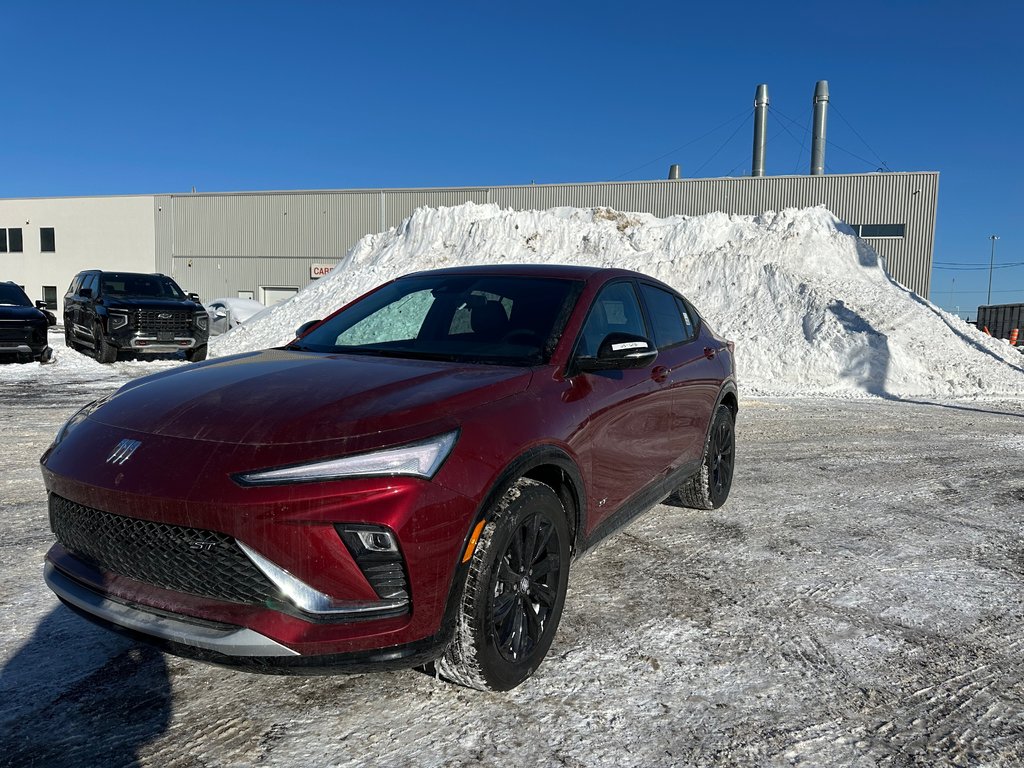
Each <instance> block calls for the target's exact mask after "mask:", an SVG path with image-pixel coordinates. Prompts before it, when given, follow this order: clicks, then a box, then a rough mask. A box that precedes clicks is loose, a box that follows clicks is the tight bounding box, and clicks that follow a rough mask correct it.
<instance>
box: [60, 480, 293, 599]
mask: <svg viewBox="0 0 1024 768" xmlns="http://www.w3.org/2000/svg"><path fill="white" fill-rule="evenodd" d="M50 528H51V529H52V530H53V532H54V534H55V535H56V536H57V541H59V542H60V543H61V545H63V546H64V548H65V549H67V550H68V551H69V552H72V553H73V554H74V555H76V556H77V557H79V558H80V559H82V560H84V561H85V562H87V563H89V564H91V565H94V566H96V567H97V568H99V569H100V570H103V571H109V572H111V573H116V574H120V575H122V576H127V577H129V578H131V579H135V580H136V581H141V582H144V583H146V584H152V585H154V586H157V587H162V588H164V589H170V590H174V591H176V592H187V593H189V594H192V595H199V596H201V597H211V598H214V599H216V600H226V601H228V602H232V603H243V604H245V605H267V604H268V603H269V602H271V601H274V602H277V601H279V600H280V599H281V595H280V593H279V592H278V590H277V588H276V587H275V586H274V585H273V584H272V583H271V582H270V581H269V580H268V579H267V578H266V577H265V576H264V575H263V574H262V573H261V572H260V571H259V569H257V568H256V566H255V565H253V564H252V561H251V560H249V558H247V557H246V556H245V554H244V553H243V552H242V550H241V549H239V547H238V545H237V544H235V540H234V539H233V538H231V537H230V536H228V535H226V534H223V533H217V532H216V531H206V530H202V529H200V528H186V527H184V526H180V525H169V524H167V523H154V522H150V521H149V520H137V519H135V518H133V517H125V516H123V515H114V514H111V513H109V512H103V511H101V510H98V509H93V508H91V507H85V506H82V505H81V504H76V503H75V502H73V501H68V500H67V499H65V498H62V497H60V496H57V495H56V494H52V493H51V494H50Z"/></svg>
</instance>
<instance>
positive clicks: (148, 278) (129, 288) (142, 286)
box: [100, 272, 185, 299]
mask: <svg viewBox="0 0 1024 768" xmlns="http://www.w3.org/2000/svg"><path fill="white" fill-rule="evenodd" d="M100 293H101V294H102V295H104V296H141V297H144V298H149V299H184V298H185V293H184V291H182V290H181V288H179V287H178V285H177V283H175V282H174V281H173V280H171V278H169V277H165V276H164V275H135V274H130V273H127V272H126V273H120V272H104V273H103V275H102V277H101V285H100Z"/></svg>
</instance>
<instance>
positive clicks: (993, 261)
mask: <svg viewBox="0 0 1024 768" xmlns="http://www.w3.org/2000/svg"><path fill="white" fill-rule="evenodd" d="M988 239H989V240H991V241H992V258H991V259H989V262H988V301H987V302H985V303H986V304H988V305H989V306H991V305H992V270H993V269H994V268H995V265H996V240H998V239H999V235H990V236H989V238H988Z"/></svg>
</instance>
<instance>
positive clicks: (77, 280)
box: [64, 275, 82, 296]
mask: <svg viewBox="0 0 1024 768" xmlns="http://www.w3.org/2000/svg"><path fill="white" fill-rule="evenodd" d="M81 284H82V276H81V275H75V276H74V277H73V278H71V285H69V286H68V292H67V293H65V294H64V296H74V295H75V294H76V293H78V287H79V286H80V285H81Z"/></svg>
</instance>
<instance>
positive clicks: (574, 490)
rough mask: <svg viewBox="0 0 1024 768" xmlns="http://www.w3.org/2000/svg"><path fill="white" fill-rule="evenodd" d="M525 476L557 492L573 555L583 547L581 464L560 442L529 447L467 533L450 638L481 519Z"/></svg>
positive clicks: (445, 632) (454, 584) (447, 627)
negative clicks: (468, 554) (468, 556)
mask: <svg viewBox="0 0 1024 768" xmlns="http://www.w3.org/2000/svg"><path fill="white" fill-rule="evenodd" d="M524 477H525V478H529V479H530V480H535V481H537V482H539V483H544V484H545V485H547V486H549V487H551V488H552V489H553V490H554V491H555V493H556V494H557V495H558V498H559V499H560V500H561V502H562V506H563V507H565V510H566V522H567V523H568V525H569V531H570V545H571V549H570V552H569V556H570V558H572V557H574V556H575V555H576V553H577V552H579V551H580V550H581V549H582V544H583V532H584V531H585V530H586V528H585V526H586V509H587V496H586V487H585V486H584V483H583V475H582V473H581V472H580V469H579V467H578V466H577V465H576V462H575V461H574V460H573V458H572V457H571V456H570V455H569V454H568V452H566V451H565V450H564V449H562V448H560V447H559V446H557V445H550V444H548V445H539V446H535V447H533V448H530V449H528V450H526V451H525V452H523V453H522V454H520V455H519V456H517V457H516V458H515V459H513V460H512V461H511V462H509V464H508V465H507V466H506V467H505V469H504V470H502V472H501V473H500V474H499V475H498V476H497V478H496V479H495V481H494V482H493V483H492V484H491V487H490V489H489V490H488V491H487V493H486V494H485V495H484V498H483V501H482V502H481V503H480V506H479V507H477V509H476V512H475V514H474V515H473V519H472V520H471V521H470V524H469V526H468V528H467V530H466V532H465V534H464V538H463V541H462V546H461V547H460V548H459V550H458V559H457V560H456V562H455V564H454V570H453V576H452V581H451V586H450V587H449V590H448V600H447V602H446V603H445V611H444V615H443V617H442V620H441V635H442V636H446V637H449V638H450V637H451V636H452V633H454V631H455V618H456V616H457V614H458V607H459V604H460V602H461V600H462V591H463V589H464V588H465V584H466V575H467V573H468V572H469V562H468V560H464V559H463V557H464V554H465V552H466V550H467V548H468V547H469V542H470V539H471V537H472V535H473V531H474V530H475V529H476V526H477V525H478V524H479V523H480V521H482V520H485V519H486V515H487V512H488V510H490V509H491V508H492V507H493V506H494V505H495V504H497V503H498V501H499V500H500V499H501V497H502V496H504V495H505V494H506V493H507V492H508V490H509V488H511V487H512V486H513V485H514V484H515V483H516V481H517V480H519V479H520V478H524Z"/></svg>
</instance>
